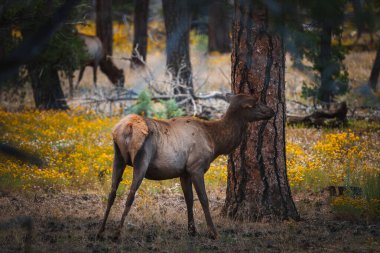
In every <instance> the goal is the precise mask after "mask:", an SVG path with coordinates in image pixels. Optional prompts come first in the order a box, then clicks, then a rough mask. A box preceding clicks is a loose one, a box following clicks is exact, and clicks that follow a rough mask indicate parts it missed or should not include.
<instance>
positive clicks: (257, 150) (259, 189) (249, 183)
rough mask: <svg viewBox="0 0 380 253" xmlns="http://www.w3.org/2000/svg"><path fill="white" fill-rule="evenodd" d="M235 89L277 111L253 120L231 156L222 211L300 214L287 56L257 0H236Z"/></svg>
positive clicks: (252, 216)
mask: <svg viewBox="0 0 380 253" xmlns="http://www.w3.org/2000/svg"><path fill="white" fill-rule="evenodd" d="M231 59H232V75H231V78H232V87H231V89H232V92H233V93H234V94H238V93H245V94H251V95H253V96H255V97H257V98H258V99H259V100H260V101H261V102H262V103H264V104H266V105H268V106H270V107H271V108H272V109H273V110H274V111H275V116H274V118H272V119H271V120H269V121H259V122H254V123H251V124H250V125H249V127H248V130H247V132H246V134H245V136H244V138H243V141H242V143H241V144H240V146H239V147H238V148H237V149H236V150H235V151H234V152H233V153H231V154H230V155H229V159H228V178H227V192H226V201H225V206H224V209H223V213H224V214H225V215H227V216H228V217H231V218H233V219H248V220H260V219H263V218H269V219H272V218H279V219H287V218H292V219H295V220H297V219H299V215H298V213H297V210H296V207H295V205H294V202H293V200H292V196H291V192H290V187H289V183H288V178H287V174H286V157H285V117H286V116H285V112H286V110H285V93H284V88H285V79H284V75H285V55H284V47H283V42H282V39H281V37H280V36H278V35H277V34H273V33H270V32H269V30H268V10H267V9H266V8H265V7H264V6H263V5H261V4H260V2H259V1H238V0H235V18H234V23H233V31H232V57H231Z"/></svg>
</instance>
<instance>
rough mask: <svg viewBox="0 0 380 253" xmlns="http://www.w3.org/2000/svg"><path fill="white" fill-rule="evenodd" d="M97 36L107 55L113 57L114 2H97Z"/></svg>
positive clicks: (106, 0) (109, 0) (97, 0)
mask: <svg viewBox="0 0 380 253" xmlns="http://www.w3.org/2000/svg"><path fill="white" fill-rule="evenodd" d="M96 36H97V37H98V38H99V39H100V41H101V42H102V44H103V49H104V53H105V55H112V36H113V31H112V0H96Z"/></svg>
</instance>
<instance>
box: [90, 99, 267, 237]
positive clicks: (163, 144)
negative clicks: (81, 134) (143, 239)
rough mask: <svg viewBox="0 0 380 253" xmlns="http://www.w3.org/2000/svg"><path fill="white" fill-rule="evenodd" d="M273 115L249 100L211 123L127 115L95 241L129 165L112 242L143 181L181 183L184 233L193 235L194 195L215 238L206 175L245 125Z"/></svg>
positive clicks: (119, 128)
mask: <svg viewBox="0 0 380 253" xmlns="http://www.w3.org/2000/svg"><path fill="white" fill-rule="evenodd" d="M273 114H274V112H273V110H272V109H271V108H269V107H268V106H266V105H263V104H261V103H258V102H257V99H255V98H254V97H251V96H247V95H236V96H233V97H232V98H231V103H230V106H229V108H228V110H227V113H226V115H225V116H224V117H223V118H222V119H220V120H215V121H203V120H200V119H197V118H192V117H181V118H175V119H171V120H155V119H149V118H145V119H144V118H142V117H140V116H138V115H129V116H127V117H125V118H124V119H122V120H121V121H120V122H119V123H118V124H117V125H116V127H115V128H114V131H113V137H114V144H115V145H114V146H115V156H114V164H113V172H112V190H111V193H110V195H109V200H108V205H107V209H106V212H105V214H104V219H103V222H102V225H101V227H100V230H99V233H98V236H101V235H102V233H103V232H104V229H105V223H106V220H107V218H108V215H109V212H110V209H111V206H112V205H113V202H114V199H115V197H116V190H117V188H118V185H119V183H120V181H121V178H122V174H123V172H124V169H125V166H126V165H133V180H132V184H131V188H130V191H129V194H128V197H127V201H126V206H125V209H124V212H123V215H122V218H121V222H120V225H119V228H118V230H117V234H116V237H118V235H119V233H120V230H121V228H122V227H123V224H124V220H125V217H126V216H127V214H128V212H129V210H130V208H131V206H132V203H133V200H134V196H135V193H136V191H137V189H138V188H139V186H140V184H141V182H142V180H143V179H144V178H148V179H152V180H165V179H170V178H178V177H179V178H180V180H181V186H182V190H183V192H184V195H185V201H186V206H187V213H188V230H189V234H190V235H194V234H195V233H196V231H195V224H194V216H193V189H192V185H194V188H195V190H196V192H197V195H198V197H199V201H200V202H201V205H202V208H203V211H204V213H205V217H206V222H207V226H208V229H209V235H210V237H211V238H216V236H217V233H216V229H215V227H214V224H213V222H212V218H211V214H210V210H209V204H208V198H207V194H206V189H205V183H204V174H205V173H206V172H207V170H208V168H209V166H210V163H211V162H212V161H213V160H214V159H215V158H216V157H218V156H219V155H221V154H228V153H230V152H231V151H233V150H234V149H235V148H236V147H237V146H238V145H239V144H240V142H241V140H242V136H243V134H244V132H245V130H246V128H247V125H248V122H252V121H257V120H267V119H269V118H271V117H272V116H273Z"/></svg>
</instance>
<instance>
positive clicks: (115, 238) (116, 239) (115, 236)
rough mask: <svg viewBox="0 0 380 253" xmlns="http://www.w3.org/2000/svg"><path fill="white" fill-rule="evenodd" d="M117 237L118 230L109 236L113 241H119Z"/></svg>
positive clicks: (118, 236)
mask: <svg viewBox="0 0 380 253" xmlns="http://www.w3.org/2000/svg"><path fill="white" fill-rule="evenodd" d="M119 238H120V230H117V231H116V232H115V233H114V234H113V235H112V236H111V238H110V239H111V240H112V241H114V242H117V241H119Z"/></svg>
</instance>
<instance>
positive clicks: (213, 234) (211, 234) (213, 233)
mask: <svg viewBox="0 0 380 253" xmlns="http://www.w3.org/2000/svg"><path fill="white" fill-rule="evenodd" d="M208 238H210V239H212V240H216V239H218V233H216V231H209V232H208Z"/></svg>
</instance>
